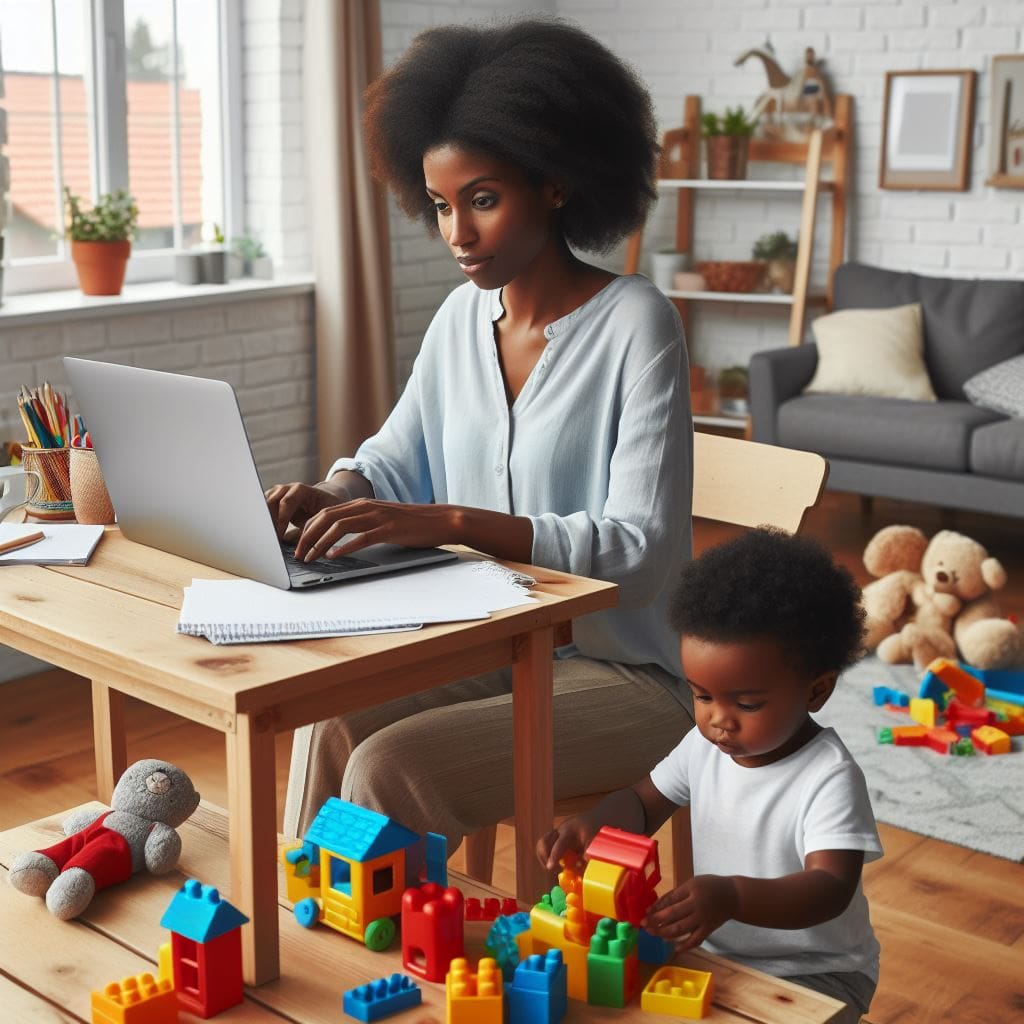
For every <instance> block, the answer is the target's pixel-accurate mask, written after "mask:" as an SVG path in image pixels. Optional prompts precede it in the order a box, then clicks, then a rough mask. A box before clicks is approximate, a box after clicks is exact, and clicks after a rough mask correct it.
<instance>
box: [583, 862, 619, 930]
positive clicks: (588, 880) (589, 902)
mask: <svg viewBox="0 0 1024 1024" xmlns="http://www.w3.org/2000/svg"><path fill="white" fill-rule="evenodd" d="M625 884H626V869H625V868H624V867H623V866H622V865H621V864H609V863H608V862H607V861H603V860H592V861H591V862H590V863H589V864H588V865H587V870H586V873H585V874H584V876H583V905H584V906H585V907H586V908H587V911H588V912H589V913H591V914H600V915H601V917H611V918H614V919H615V920H618V918H619V915H620V914H621V913H622V909H623V908H622V887H623V886H624V885H625Z"/></svg>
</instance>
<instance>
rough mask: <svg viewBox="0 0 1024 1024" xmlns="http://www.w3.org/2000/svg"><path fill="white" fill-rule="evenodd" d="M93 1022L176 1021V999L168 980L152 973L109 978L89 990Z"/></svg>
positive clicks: (159, 1023) (167, 1023)
mask: <svg viewBox="0 0 1024 1024" xmlns="http://www.w3.org/2000/svg"><path fill="white" fill-rule="evenodd" d="M92 1020H93V1024H176V1022H177V1020H178V1000H177V996H176V995H175V992H174V988H173V986H172V984H171V982H170V981H169V980H168V979H166V978H161V979H160V980H159V981H157V980H155V979H154V978H153V975H152V974H149V973H146V974H140V975H139V976H138V977H134V978H125V979H123V980H122V981H112V982H111V983H110V984H109V985H107V986H105V987H104V989H103V991H102V992H100V991H99V990H98V989H94V990H93V993H92Z"/></svg>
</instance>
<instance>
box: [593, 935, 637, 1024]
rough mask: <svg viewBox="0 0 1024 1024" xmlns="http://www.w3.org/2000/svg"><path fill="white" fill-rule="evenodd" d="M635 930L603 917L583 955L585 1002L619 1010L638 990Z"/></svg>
mask: <svg viewBox="0 0 1024 1024" xmlns="http://www.w3.org/2000/svg"><path fill="white" fill-rule="evenodd" d="M636 936H637V929H636V928H634V927H633V926H632V925H630V924H627V923H626V922H625V921H612V920H611V919H610V918H607V917H603V918H601V920H600V921H598V923H597V931H596V932H594V935H593V937H592V938H591V940H590V952H589V953H588V954H587V1002H588V1003H590V1004H591V1005H593V1006H614V1007H617V1008H619V1009H621V1008H622V1007H624V1006H625V1005H626V1003H628V1002H629V1001H630V999H632V998H633V996H634V995H635V994H636V991H637V988H638V968H639V961H638V959H637V938H636Z"/></svg>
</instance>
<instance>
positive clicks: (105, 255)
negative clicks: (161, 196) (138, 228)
mask: <svg viewBox="0 0 1024 1024" xmlns="http://www.w3.org/2000/svg"><path fill="white" fill-rule="evenodd" d="M64 202H65V207H66V212H67V221H66V236H67V237H68V238H70V239H71V259H72V260H74V263H75V270H76V271H77V273H78V286H79V287H80V288H81V289H82V292H83V294H85V295H120V294H121V286H122V285H123V284H124V272H125V269H126V268H127V266H128V257H129V256H130V255H131V252H132V237H133V236H134V234H135V225H136V224H137V223H138V219H139V208H138V207H137V206H136V205H135V200H134V199H133V198H132V196H131V194H130V193H128V192H126V191H125V190H124V189H123V188H122V189H118V190H117V191H116V192H105V193H104V194H103V195H101V196H100V197H99V199H97V200H96V205H95V206H93V208H92V209H91V210H84V209H83V208H82V201H81V199H80V198H79V197H78V196H76V195H74V193H72V191H71V189H69V188H65V189H64Z"/></svg>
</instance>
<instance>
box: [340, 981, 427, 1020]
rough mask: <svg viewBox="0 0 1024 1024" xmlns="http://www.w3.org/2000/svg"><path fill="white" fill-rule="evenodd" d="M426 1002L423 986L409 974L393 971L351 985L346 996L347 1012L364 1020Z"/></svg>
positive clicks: (344, 1005) (345, 1008) (388, 1015)
mask: <svg viewBox="0 0 1024 1024" xmlns="http://www.w3.org/2000/svg"><path fill="white" fill-rule="evenodd" d="M422 1002H423V993H422V992H421V991H420V987H419V985H417V984H416V982H414V981H413V980H412V978H410V977H409V976H408V975H407V974H392V975H391V977H390V978H378V979H377V980H376V981H371V982H367V984H365V985H360V986H359V987H358V988H350V989H349V990H348V991H347V992H346V993H345V995H344V996H343V998H342V1006H343V1007H344V1010H345V1012H346V1013H347V1014H348V1015H349V1016H350V1017H355V1018H356V1020H361V1021H374V1020H382V1019H383V1018H384V1017H390V1016H391V1015H392V1014H393V1013H399V1012H401V1011H402V1010H408V1009H411V1008H412V1007H413V1006H419V1005H420V1003H422Z"/></svg>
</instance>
